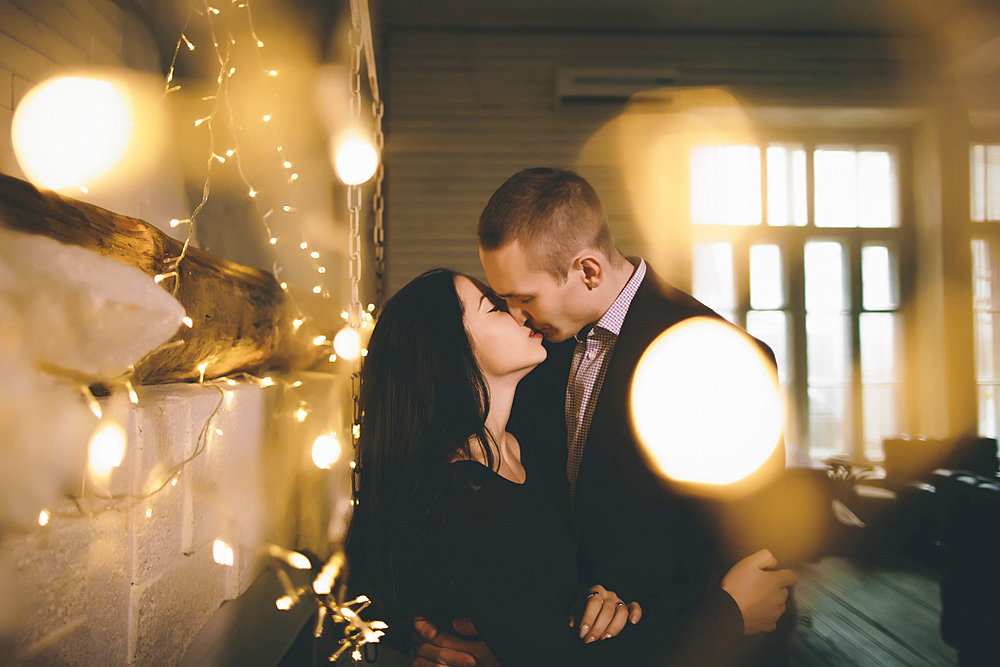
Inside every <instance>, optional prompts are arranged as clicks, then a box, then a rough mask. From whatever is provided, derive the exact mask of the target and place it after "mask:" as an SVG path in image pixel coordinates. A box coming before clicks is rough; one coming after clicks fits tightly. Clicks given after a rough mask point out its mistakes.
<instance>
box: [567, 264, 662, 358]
mask: <svg viewBox="0 0 1000 667" xmlns="http://www.w3.org/2000/svg"><path fill="white" fill-rule="evenodd" d="M625 259H627V260H628V261H629V262H630V263H631V264H632V265H633V266H635V270H634V271H633V272H632V277H630V278H629V279H628V282H627V283H625V287H624V288H622V291H621V292H620V293H619V294H618V298H617V299H615V302H614V303H612V304H611V307H610V308H608V309H607V310H606V311H604V314H603V315H601V319H599V320H597V322H596V323H595V324H594V325H593V326H591V325H587V326H585V327H584V328H583V329H581V330H580V332H579V333H578V334H577V335H576V339H577V341H580V342H583V341H584V340H586V339H587V336H589V335H590V332H591V331H592V330H593V329H598V328H599V329H603V330H604V331H608V332H610V333H612V334H614V335H615V336H617V335H618V334H619V333H620V332H621V330H622V323H623V322H624V321H625V316H626V315H627V314H628V309H629V306H630V305H632V299H633V298H634V297H635V293H636V292H637V291H638V290H639V284H640V283H642V279H643V278H645V277H646V262H645V260H643V259H642V257H626V258H625Z"/></svg>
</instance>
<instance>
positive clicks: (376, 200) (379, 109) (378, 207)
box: [372, 99, 385, 310]
mask: <svg viewBox="0 0 1000 667" xmlns="http://www.w3.org/2000/svg"><path fill="white" fill-rule="evenodd" d="M384 112H385V105H383V104H382V100H381V99H380V100H378V101H376V102H373V103H372V114H373V115H374V116H375V150H376V151H377V152H378V169H377V171H376V172H375V196H374V197H373V198H372V206H373V207H374V209H375V231H374V232H373V234H372V236H373V237H374V239H373V240H374V242H375V308H376V309H378V310H381V308H382V299H383V296H384V292H385V245H384V244H385V230H384V228H383V226H382V211H383V210H384V209H385V200H384V199H383V197H382V179H383V178H384V177H385V168H384V167H383V162H382V150H383V148H384V147H385V135H384V134H382V114H383V113H384Z"/></svg>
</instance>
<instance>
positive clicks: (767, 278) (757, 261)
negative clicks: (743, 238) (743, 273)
mask: <svg viewBox="0 0 1000 667" xmlns="http://www.w3.org/2000/svg"><path fill="white" fill-rule="evenodd" d="M784 305H785V290H784V286H783V284H782V280H781V251H780V250H779V249H778V246H776V245H755V246H750V307H751V308H754V309H757V310H772V309H775V308H781V307H782V306H784Z"/></svg>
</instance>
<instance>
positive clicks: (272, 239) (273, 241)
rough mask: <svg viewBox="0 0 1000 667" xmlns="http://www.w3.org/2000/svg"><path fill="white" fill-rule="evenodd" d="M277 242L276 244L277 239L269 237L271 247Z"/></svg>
mask: <svg viewBox="0 0 1000 667" xmlns="http://www.w3.org/2000/svg"><path fill="white" fill-rule="evenodd" d="M277 242H278V239H276V238H274V237H273V236H272V237H271V245H274V244H275V243H277Z"/></svg>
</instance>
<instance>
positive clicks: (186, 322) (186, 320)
mask: <svg viewBox="0 0 1000 667" xmlns="http://www.w3.org/2000/svg"><path fill="white" fill-rule="evenodd" d="M181 322H183V323H184V326H186V327H187V328H188V329H190V328H191V327H193V326H194V320H192V319H191V318H190V317H187V316H185V317H184V319H182V320H181Z"/></svg>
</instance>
